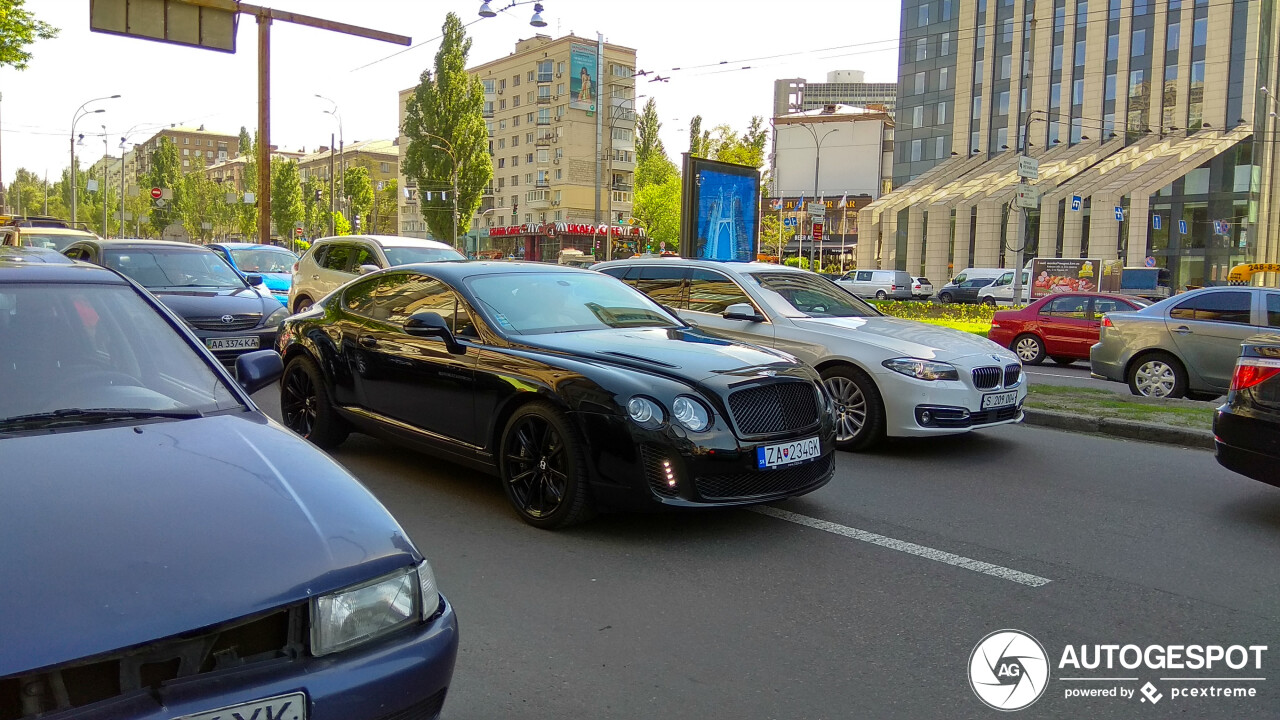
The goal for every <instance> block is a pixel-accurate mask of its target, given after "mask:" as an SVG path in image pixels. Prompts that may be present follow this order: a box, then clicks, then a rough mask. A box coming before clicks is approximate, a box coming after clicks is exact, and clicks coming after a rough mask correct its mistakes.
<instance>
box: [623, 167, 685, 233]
mask: <svg viewBox="0 0 1280 720" xmlns="http://www.w3.org/2000/svg"><path fill="white" fill-rule="evenodd" d="M661 159H662V160H665V158H661ZM654 160H655V158H650V162H653V161H654ZM666 162H667V163H668V164H670V161H666ZM634 199H635V203H634V205H633V206H632V210H631V214H632V216H633V217H635V219H636V220H637V221H638V222H639V223H640V226H641V227H643V228H644V229H645V232H646V233H648V235H649V243H650V245H652V247H653V249H655V250H656V249H660V248H661V247H662V245H661V243H663V242H665V243H666V249H667V250H671V251H673V252H674V251H676V250H677V249H678V248H679V247H680V175H679V174H677V173H675V172H672V173H670V174H668V175H666V177H665V179H664V180H663V181H662V182H651V183H648V184H646V185H644V186H643V187H642V186H639V185H637V186H636V192H635V198H634Z"/></svg>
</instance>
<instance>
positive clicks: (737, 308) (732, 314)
mask: <svg viewBox="0 0 1280 720" xmlns="http://www.w3.org/2000/svg"><path fill="white" fill-rule="evenodd" d="M721 317H723V318H724V319H725V320H747V321H750V322H760V321H762V320H764V318H762V317H760V316H759V315H758V314H756V309H755V308H753V307H751V304H750V303H734V304H732V305H730V306H729V307H727V308H725V309H724V314H723V315H721Z"/></svg>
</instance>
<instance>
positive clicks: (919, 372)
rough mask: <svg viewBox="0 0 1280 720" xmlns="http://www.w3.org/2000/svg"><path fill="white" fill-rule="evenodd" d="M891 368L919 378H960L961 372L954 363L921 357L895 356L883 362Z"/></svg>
mask: <svg viewBox="0 0 1280 720" xmlns="http://www.w3.org/2000/svg"><path fill="white" fill-rule="evenodd" d="M882 364H883V365H884V366H885V367H887V368H889V369H890V370H892V371H894V372H897V373H902V374H903V375H906V376H907V377H913V378H916V379H917V380H959V379H960V373H959V372H957V371H956V368H955V366H954V365H951V364H949V363H944V362H935V361H933V360H921V359H920V358H893V359H892V360H885V361H884V362H883V363H882Z"/></svg>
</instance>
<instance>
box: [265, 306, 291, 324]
mask: <svg viewBox="0 0 1280 720" xmlns="http://www.w3.org/2000/svg"><path fill="white" fill-rule="evenodd" d="M287 317H289V308H286V307H283V306H281V307H280V308H278V309H277V310H276V311H275V312H273V313H271V314H270V315H268V316H267V321H266V322H264V323H262V326H263V327H276V326H277V325H279V324H280V323H282V322H284V319H285V318H287Z"/></svg>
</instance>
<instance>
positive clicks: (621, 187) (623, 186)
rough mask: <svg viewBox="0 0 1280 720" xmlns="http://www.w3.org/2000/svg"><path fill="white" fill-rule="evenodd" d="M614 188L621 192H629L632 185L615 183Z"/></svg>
mask: <svg viewBox="0 0 1280 720" xmlns="http://www.w3.org/2000/svg"><path fill="white" fill-rule="evenodd" d="M613 189H614V190H617V191H619V192H625V193H629V192H631V185H629V184H627V183H614V184H613Z"/></svg>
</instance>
